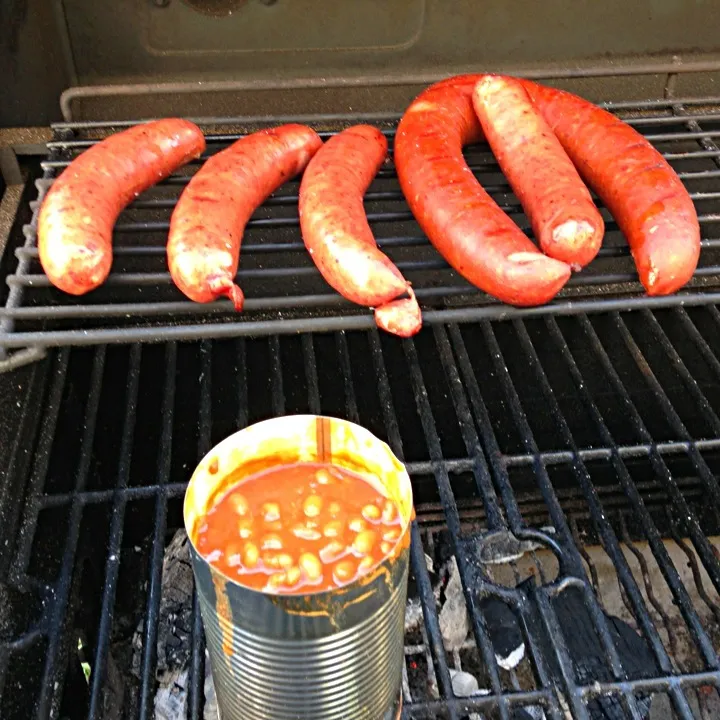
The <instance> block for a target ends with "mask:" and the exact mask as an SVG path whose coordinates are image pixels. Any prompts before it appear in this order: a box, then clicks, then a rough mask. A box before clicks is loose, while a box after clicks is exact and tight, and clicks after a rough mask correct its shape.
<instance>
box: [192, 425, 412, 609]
mask: <svg viewBox="0 0 720 720" xmlns="http://www.w3.org/2000/svg"><path fill="white" fill-rule="evenodd" d="M292 420H298V421H302V420H313V421H317V420H328V421H331V422H333V423H341V424H343V425H346V426H349V427H351V428H352V430H353V432H354V433H357V434H360V435H364V436H365V437H366V438H369V439H371V440H372V442H373V443H374V444H375V445H376V446H378V447H381V448H382V449H383V451H384V452H385V453H386V454H387V455H388V457H390V458H392V460H393V461H394V463H395V464H396V466H397V468H398V473H399V475H400V477H401V481H402V482H403V483H406V485H407V490H408V493H409V498H410V512H409V513H408V514H407V517H406V516H405V513H403V512H402V510H401V517H402V526H401V527H402V530H401V532H400V536H399V537H398V539H397V540H396V542H395V543H394V544H393V546H392V548H391V549H390V551H389V552H388V553H387V554H386V555H384V556H383V558H382V560H380V562H378V563H377V565H375V566H373V568H372V569H371V570H370V571H369V572H368V573H367V574H366V575H363V576H361V577H359V578H357V579H355V580H353V581H352V582H351V583H348V584H347V585H342V586H340V587H336V588H330V589H327V590H307V591H304V592H302V593H274V592H268V591H265V590H257V589H255V588H251V587H248V586H247V585H243V583H241V582H239V581H238V580H237V579H235V578H233V577H230V576H229V575H227V574H225V573H224V572H223V571H221V570H219V569H218V568H217V567H216V566H215V565H213V564H212V563H210V562H209V561H207V560H206V559H205V558H204V557H203V556H202V555H201V554H200V552H199V551H198V549H197V547H196V545H195V541H194V538H193V532H192V528H191V527H190V523H189V520H188V515H189V510H190V505H191V503H190V499H189V498H190V489H191V487H192V485H193V482H196V483H197V482H200V481H201V479H202V478H205V477H206V476H207V470H206V468H207V466H208V465H209V464H210V463H211V462H212V460H213V458H216V457H217V456H218V455H219V454H223V451H224V452H225V453H226V454H229V453H228V451H227V449H228V448H232V447H234V446H235V445H236V444H237V443H238V440H239V439H240V437H241V436H242V435H243V434H245V433H247V432H248V431H250V430H256V429H258V428H262V427H263V426H266V425H271V424H273V425H274V424H278V422H279V421H285V422H288V421H292ZM227 474H228V473H224V475H227ZM412 501H413V497H412V483H411V481H410V476H409V474H408V472H407V468H406V467H405V463H403V462H402V461H401V460H400V459H399V458H398V457H397V456H396V455H395V453H394V452H393V450H392V448H391V447H390V446H389V445H388V443H386V442H385V441H384V440H381V439H380V438H378V437H377V436H376V435H375V434H374V433H372V432H370V430H368V429H367V428H365V427H363V426H362V425H358V424H357V423H354V422H352V421H350V420H346V419H344V418H338V417H334V416H331V415H313V414H311V413H301V414H293V415H280V416H277V417H273V418H268V419H266V420H260V421H258V422H256V423H253V424H252V425H247V426H246V427H244V428H241V429H240V430H237V431H236V432H234V433H232V434H231V435H228V436H227V437H226V438H224V439H223V440H221V441H220V442H219V443H217V444H216V445H214V446H213V447H212V448H211V449H210V450H209V451H208V452H207V453H205V455H204V456H203V457H202V459H201V460H200V461H199V462H198V464H197V466H196V467H195V470H194V471H193V474H192V475H191V477H190V481H189V482H188V487H187V488H186V490H185V495H184V499H183V524H184V526H185V532H186V534H187V537H188V540H189V542H190V546H191V547H192V549H193V551H194V553H195V555H196V556H197V557H198V558H199V559H200V560H201V561H202V562H203V563H205V564H206V565H207V566H208V567H209V568H210V570H211V572H212V573H215V574H216V575H217V576H219V577H220V578H222V579H223V580H224V581H225V582H228V583H231V584H232V585H234V586H236V587H238V588H240V589H242V590H243V591H245V592H249V593H254V594H257V595H259V596H262V597H269V598H280V599H282V600H289V599H292V598H302V597H307V596H313V597H321V596H323V595H332V594H334V593H337V592H341V591H349V590H351V589H353V588H355V587H361V586H363V585H366V584H369V583H370V582H371V581H372V579H373V578H374V577H375V576H376V575H377V572H378V570H379V569H380V568H381V567H382V566H383V565H384V564H385V563H387V562H389V561H390V560H391V559H392V558H393V556H394V555H396V553H395V551H396V549H397V547H398V545H399V544H400V543H401V542H403V541H404V539H405V536H406V534H407V533H408V532H409V531H410V526H411V524H412V522H413V519H414V509H413V502H412Z"/></svg>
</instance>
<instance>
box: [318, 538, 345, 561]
mask: <svg viewBox="0 0 720 720" xmlns="http://www.w3.org/2000/svg"><path fill="white" fill-rule="evenodd" d="M345 551H346V548H345V546H344V545H343V544H342V543H341V542H339V541H338V540H332V541H331V542H329V543H328V544H327V545H326V546H325V547H324V548H323V549H322V550H321V551H320V553H319V555H320V559H321V560H322V561H323V562H324V563H325V564H327V563H331V562H333V561H334V560H337V559H338V558H339V557H340V556H341V555H344V554H345Z"/></svg>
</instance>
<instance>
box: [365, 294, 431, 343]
mask: <svg viewBox="0 0 720 720" xmlns="http://www.w3.org/2000/svg"><path fill="white" fill-rule="evenodd" d="M408 294H409V295H410V297H409V298H403V299H400V300H393V301H392V302H389V303H387V304H385V305H383V306H381V307H379V308H376V309H375V322H376V324H377V326H378V327H379V328H380V329H381V330H385V331H386V332H389V333H391V334H392V335H397V336H398V337H403V338H407V337H412V336H413V335H415V334H417V333H418V332H420V328H422V314H421V312H420V306H419V305H418V302H417V299H416V298H415V293H414V292H413V291H412V288H410V287H409V286H408Z"/></svg>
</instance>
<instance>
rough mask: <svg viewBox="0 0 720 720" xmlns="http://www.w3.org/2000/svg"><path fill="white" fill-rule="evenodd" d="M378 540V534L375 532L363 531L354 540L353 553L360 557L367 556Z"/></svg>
mask: <svg viewBox="0 0 720 720" xmlns="http://www.w3.org/2000/svg"><path fill="white" fill-rule="evenodd" d="M376 539H377V533H376V532H375V531H374V530H363V531H362V532H361V533H358V534H357V535H356V536H355V540H353V544H352V547H353V552H355V553H357V554H358V555H367V554H368V553H369V552H371V551H372V549H373V545H375V540H376Z"/></svg>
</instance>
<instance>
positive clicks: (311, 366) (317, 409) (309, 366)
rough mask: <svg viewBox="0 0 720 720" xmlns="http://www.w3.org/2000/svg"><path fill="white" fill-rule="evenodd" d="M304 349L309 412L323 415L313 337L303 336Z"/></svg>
mask: <svg viewBox="0 0 720 720" xmlns="http://www.w3.org/2000/svg"><path fill="white" fill-rule="evenodd" d="M302 349H303V364H304V367H305V380H306V382H307V386H308V410H309V411H310V413H311V414H312V415H319V414H320V413H321V405H320V386H319V385H318V375H317V361H316V360H315V346H314V345H313V339H312V335H303V336H302Z"/></svg>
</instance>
